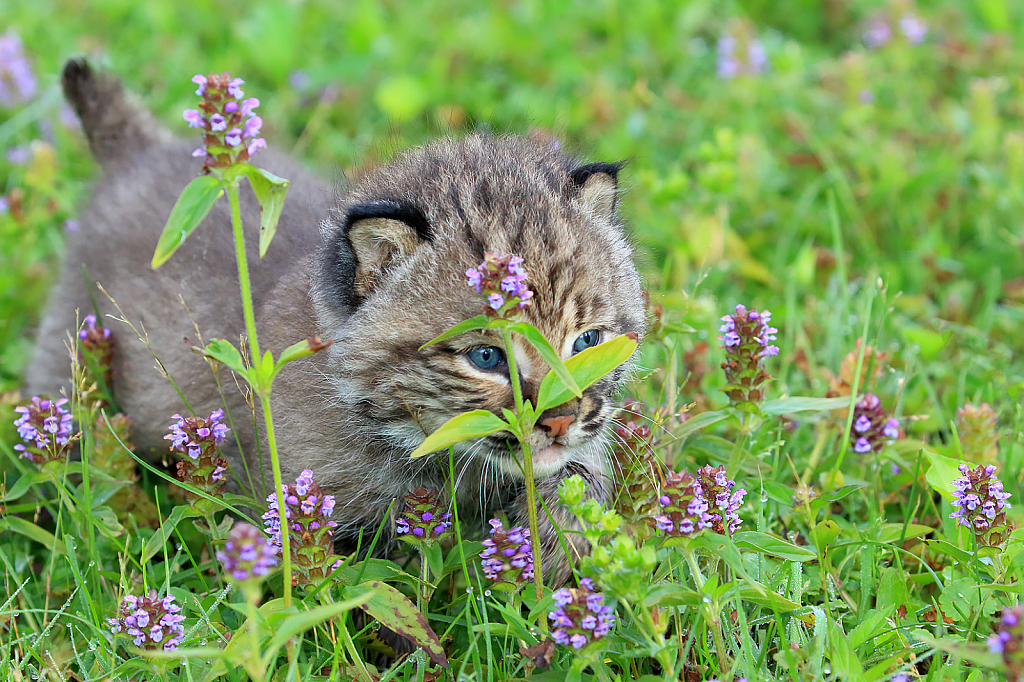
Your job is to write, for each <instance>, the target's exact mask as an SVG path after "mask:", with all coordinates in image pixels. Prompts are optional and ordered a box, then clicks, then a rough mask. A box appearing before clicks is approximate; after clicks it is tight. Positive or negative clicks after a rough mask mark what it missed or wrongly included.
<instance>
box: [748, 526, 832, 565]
mask: <svg viewBox="0 0 1024 682" xmlns="http://www.w3.org/2000/svg"><path fill="white" fill-rule="evenodd" d="M732 540H733V542H735V543H736V546H737V547H739V548H740V549H753V550H756V551H758V552H763V553H765V554H771V555H772V556H777V557H779V558H781V559H788V560H790V561H801V562H803V561H813V560H814V559H817V558H818V555H817V554H815V553H814V552H812V551H811V550H809V549H807V548H806V547H800V546H798V545H794V544H793V543H792V542H788V541H786V540H783V539H782V538H777V537H775V536H774V535H769V534H768V533H761V532H758V531H755V530H748V531H743V532H742V533H737V534H736V535H734V536H733V538H732Z"/></svg>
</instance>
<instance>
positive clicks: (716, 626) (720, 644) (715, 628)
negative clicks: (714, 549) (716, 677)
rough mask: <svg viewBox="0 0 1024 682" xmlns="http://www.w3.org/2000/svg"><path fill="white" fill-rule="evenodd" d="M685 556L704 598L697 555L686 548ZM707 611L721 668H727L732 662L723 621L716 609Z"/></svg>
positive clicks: (698, 589) (701, 575)
mask: <svg viewBox="0 0 1024 682" xmlns="http://www.w3.org/2000/svg"><path fill="white" fill-rule="evenodd" d="M683 557H685V558H686V563H687V565H688V566H689V567H690V573H691V574H692V575H693V581H694V582H695V583H696V584H697V591H698V592H699V593H700V594H701V600H702V601H703V599H704V596H705V595H704V585H705V583H706V581H705V580H704V574H703V573H701V572H700V565H698V564H697V556H696V555H695V554H694V553H693V550H692V549H684V550H683ZM702 610H703V611H704V613H705V619H706V620H707V621H708V626H709V627H710V628H711V637H712V638H713V639H714V640H715V649H716V650H717V651H718V660H719V669H721V670H727V669H728V668H729V665H730V662H729V657H728V655H727V654H726V651H725V637H724V636H722V623H721V622H720V621H719V620H717V614H715V612H714V611H712V610H710V609H708V608H703V609H702Z"/></svg>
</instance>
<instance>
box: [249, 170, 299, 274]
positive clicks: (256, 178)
mask: <svg viewBox="0 0 1024 682" xmlns="http://www.w3.org/2000/svg"><path fill="white" fill-rule="evenodd" d="M246 175H247V176H248V177H249V184H250V185H252V191H253V192H254V193H255V194H256V201H258V202H260V258H263V256H264V255H265V254H266V253H267V248H268V247H269V246H270V242H271V240H273V239H274V234H275V233H276V232H277V222H278V220H280V219H281V209H283V208H284V199H285V196H286V195H287V194H288V186H289V185H290V184H291V183H290V182H289V181H288V180H285V179H284V178H279V177H277V176H276V175H274V174H273V173H271V172H270V171H267V170H263V169H262V168H257V167H256V166H252V165H248V166H247V170H246Z"/></svg>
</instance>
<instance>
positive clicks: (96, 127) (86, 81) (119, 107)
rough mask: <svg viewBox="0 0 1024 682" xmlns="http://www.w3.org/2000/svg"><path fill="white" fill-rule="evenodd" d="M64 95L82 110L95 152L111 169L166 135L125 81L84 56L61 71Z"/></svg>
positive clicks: (93, 152)
mask: <svg viewBox="0 0 1024 682" xmlns="http://www.w3.org/2000/svg"><path fill="white" fill-rule="evenodd" d="M61 83H62V84H63V86H64V97H65V99H67V101H68V103H69V104H70V105H71V107H72V108H73V109H74V110H75V113H76V114H78V118H79V119H80V120H81V121H82V128H83V129H84V130H85V135H86V137H87V138H88V140H89V149H91V150H92V154H93V156H94V157H95V158H96V160H97V161H98V162H99V163H100V165H101V166H103V169H104V170H106V171H110V170H111V169H112V168H115V167H117V166H119V165H121V164H123V163H125V162H127V161H128V160H129V159H131V158H132V157H133V156H135V155H136V154H138V153H139V152H140V151H142V150H144V149H146V148H147V147H149V146H151V145H153V144H155V143H156V142H157V141H158V140H159V139H160V138H161V136H162V132H161V128H160V127H159V125H158V124H156V123H155V121H153V118H152V116H151V115H150V114H149V112H148V111H146V110H145V109H143V108H142V107H140V106H138V105H136V104H135V103H133V102H132V101H131V100H130V98H129V97H128V96H127V95H126V94H125V91H124V88H123V87H122V86H121V81H120V80H119V79H118V78H117V77H115V76H114V75H112V74H110V73H102V72H97V71H95V70H94V69H93V68H92V66H90V64H89V62H88V61H86V60H85V59H83V58H75V59H70V60H68V62H67V63H66V64H65V65H64V72H63V73H62V74H61Z"/></svg>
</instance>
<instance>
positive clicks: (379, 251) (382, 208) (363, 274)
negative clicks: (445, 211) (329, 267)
mask: <svg viewBox="0 0 1024 682" xmlns="http://www.w3.org/2000/svg"><path fill="white" fill-rule="evenodd" d="M345 232H346V235H347V236H348V242H349V244H350V245H351V247H352V255H353V256H355V260H356V267H355V281H354V283H353V284H354V286H355V290H356V294H357V295H358V296H360V297H365V296H367V295H368V294H369V293H370V292H371V291H372V290H373V289H374V287H375V285H376V282H377V280H378V279H379V278H380V277H381V275H382V274H383V273H384V272H386V271H387V269H388V268H389V267H390V266H391V265H393V264H395V263H397V262H398V261H400V260H402V259H403V258H406V257H407V256H409V255H411V254H412V252H413V251H415V250H416V248H417V247H418V246H419V245H420V243H421V242H424V241H428V240H429V239H430V238H431V231H430V223H428V222H427V217H426V215H424V213H423V211H421V210H420V209H419V208H417V207H416V206H413V205H412V204H410V203H408V202H403V201H374V202H371V203H368V204H358V205H356V206H353V207H352V208H350V209H349V211H348V214H347V215H346V218H345Z"/></svg>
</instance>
